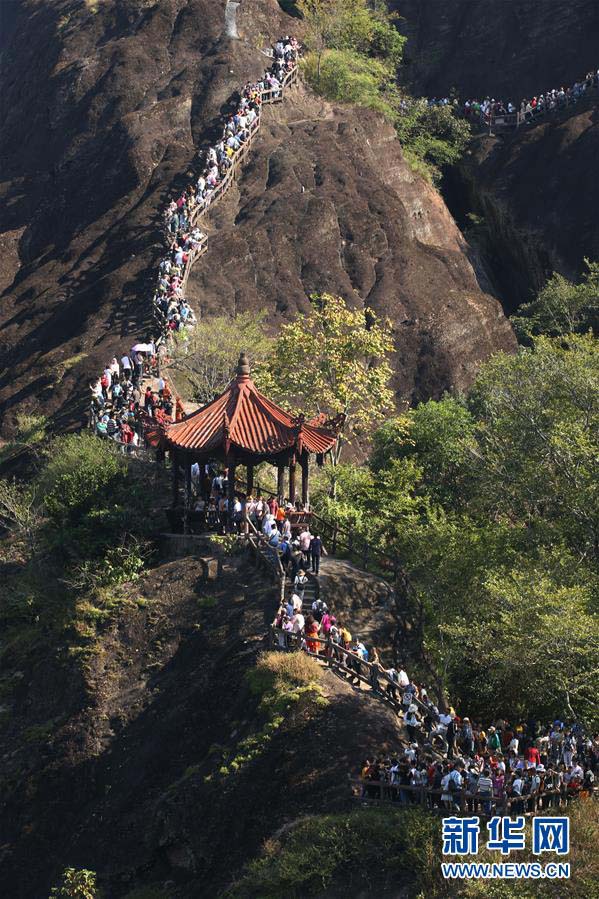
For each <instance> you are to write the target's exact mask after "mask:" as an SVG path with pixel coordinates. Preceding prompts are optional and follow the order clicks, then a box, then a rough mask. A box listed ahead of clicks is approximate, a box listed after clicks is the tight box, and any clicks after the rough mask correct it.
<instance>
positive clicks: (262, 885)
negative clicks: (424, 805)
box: [225, 809, 440, 899]
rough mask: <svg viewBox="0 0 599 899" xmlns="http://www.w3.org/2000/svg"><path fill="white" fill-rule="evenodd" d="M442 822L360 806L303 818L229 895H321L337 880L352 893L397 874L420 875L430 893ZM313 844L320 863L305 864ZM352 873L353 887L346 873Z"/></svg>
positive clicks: (266, 898)
mask: <svg viewBox="0 0 599 899" xmlns="http://www.w3.org/2000/svg"><path fill="white" fill-rule="evenodd" d="M439 845H440V837H439V822H438V821H437V820H436V819H434V818H433V817H432V816H430V815H426V814H424V813H421V812H419V811H416V810H414V811H413V810H409V811H404V812H396V811H391V810H386V809H384V810H380V809H360V810H356V811H354V812H351V813H346V814H335V815H315V816H312V817H310V818H306V819H304V820H301V821H298V822H297V823H296V824H295V826H293V827H292V828H291V829H290V830H288V831H287V833H286V835H285V836H284V837H283V838H282V839H281V840H280V841H279V840H269V841H268V842H267V843H266V844H265V846H264V852H263V855H262V856H261V857H260V858H258V859H256V860H254V861H252V862H250V864H249V865H248V866H247V868H246V871H245V873H244V875H243V876H242V877H241V879H240V880H239V881H238V882H237V883H236V884H234V885H233V886H232V887H231V888H230V889H229V890H228V891H227V892H226V893H225V896H226V899H251V897H252V899H253V897H256V899H257V897H260V899H271V897H272V899H275V897H280V896H288V897H304V896H311V895H322V894H323V893H324V892H326V891H327V890H328V889H329V888H330V887H331V886H332V885H333V884H335V883H341V882H343V883H345V885H346V887H348V893H351V894H352V895H357V894H358V893H359V892H360V887H366V886H368V887H369V888H370V890H372V889H373V885H374V884H379V883H381V882H383V881H386V882H389V880H392V879H393V878H396V877H401V878H402V880H403V881H404V883H405V881H407V880H409V879H412V878H413V879H416V880H417V881H418V884H419V886H420V887H421V888H422V889H425V888H426V894H427V895H429V894H430V893H431V892H432V890H431V887H432V884H433V881H434V871H435V867H436V866H434V865H433V860H434V859H437V858H438V854H439ZM307 846H309V847H310V855H311V856H312V858H315V859H318V863H317V864H309V863H306V847H307ZM348 871H351V872H352V882H351V887H350V886H349V884H348V880H347V874H348Z"/></svg>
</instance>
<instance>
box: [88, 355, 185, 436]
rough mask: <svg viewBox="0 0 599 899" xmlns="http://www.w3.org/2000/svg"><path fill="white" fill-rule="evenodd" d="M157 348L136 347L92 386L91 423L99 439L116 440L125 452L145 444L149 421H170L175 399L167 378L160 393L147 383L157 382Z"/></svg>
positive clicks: (158, 385) (160, 380)
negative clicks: (144, 438)
mask: <svg viewBox="0 0 599 899" xmlns="http://www.w3.org/2000/svg"><path fill="white" fill-rule="evenodd" d="M156 367H157V353H156V346H155V344H153V343H149V344H136V345H135V346H134V347H132V349H131V350H130V352H129V353H127V354H125V355H124V356H121V358H120V359H117V357H116V356H114V357H113V358H112V360H111V361H110V362H109V363H108V364H107V366H106V368H105V369H104V371H103V372H102V374H101V376H100V377H99V378H98V379H97V380H96V381H94V382H92V383H91V384H90V391H91V423H92V426H93V428H94V430H95V433H96V434H97V435H98V437H103V438H107V439H109V440H114V441H116V442H117V443H120V444H121V445H122V446H123V451H133V449H134V448H135V447H138V446H140V444H142V443H143V434H144V423H145V422H146V421H147V420H148V419H154V420H156V421H170V420H171V419H172V417H173V411H174V405H175V398H174V397H173V394H172V392H171V389H170V387H169V384H168V381H167V380H166V378H161V377H157V378H156V379H155V380H156V390H153V389H152V388H151V387H150V386H149V384H147V386H146V387H145V389H144V386H143V384H144V380H145V379H150V378H151V379H152V380H154V375H155V373H156Z"/></svg>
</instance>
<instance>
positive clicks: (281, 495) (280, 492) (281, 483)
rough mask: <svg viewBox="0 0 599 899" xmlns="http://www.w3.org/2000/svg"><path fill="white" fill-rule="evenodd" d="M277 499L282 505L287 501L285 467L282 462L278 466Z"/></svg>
mask: <svg viewBox="0 0 599 899" xmlns="http://www.w3.org/2000/svg"><path fill="white" fill-rule="evenodd" d="M277 497H278V500H279V502H280V503H282V502H283V500H284V499H285V466H284V464H283V463H282V462H279V464H278V466H277Z"/></svg>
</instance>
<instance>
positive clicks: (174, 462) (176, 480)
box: [171, 450, 179, 509]
mask: <svg viewBox="0 0 599 899" xmlns="http://www.w3.org/2000/svg"><path fill="white" fill-rule="evenodd" d="M171 465H172V466H173V503H172V507H173V509H176V508H177V505H178V504H179V454H178V453H177V450H171Z"/></svg>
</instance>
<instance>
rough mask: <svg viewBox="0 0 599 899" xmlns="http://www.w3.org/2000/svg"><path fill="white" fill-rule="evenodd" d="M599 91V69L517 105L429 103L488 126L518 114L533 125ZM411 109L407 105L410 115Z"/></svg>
mask: <svg viewBox="0 0 599 899" xmlns="http://www.w3.org/2000/svg"><path fill="white" fill-rule="evenodd" d="M598 88H599V69H597V70H596V71H590V72H587V74H586V75H585V77H584V78H581V79H580V80H579V81H576V82H575V83H574V84H573V85H571V86H570V87H563V86H562V87H554V88H552V89H551V90H547V91H545V92H544V93H541V94H538V95H537V96H534V97H530V98H528V99H523V100H520V101H519V102H514V101H512V100H501V99H496V98H494V97H485V98H484V99H482V100H481V99H469V100H466V101H465V102H463V103H462V102H460V101H459V100H458V99H457V98H456V97H453V98H452V97H443V98H441V99H437V98H433V99H430V100H429V101H428V104H429V106H451V107H453V109H454V110H455V111H456V112H457V113H458V114H459V115H462V116H464V117H465V118H466V119H468V121H470V122H472V123H475V124H484V125H488V124H490V123H492V122H494V121H495V120H496V119H498V118H501V117H503V116H513V117H514V121H515V117H516V114H517V115H518V121H519V122H521V123H522V122H524V123H525V122H530V121H532V120H533V119H534V118H535V117H536V116H539V115H544V114H546V113H551V112H554V111H556V110H560V109H562V108H563V107H565V106H569V105H571V104H574V103H578V102H580V101H581V100H583V99H584V98H585V97H586V96H588V92H589V91H591V90H593V89H594V90H597V89H598ZM408 108H409V106H406V112H407V110H408Z"/></svg>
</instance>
